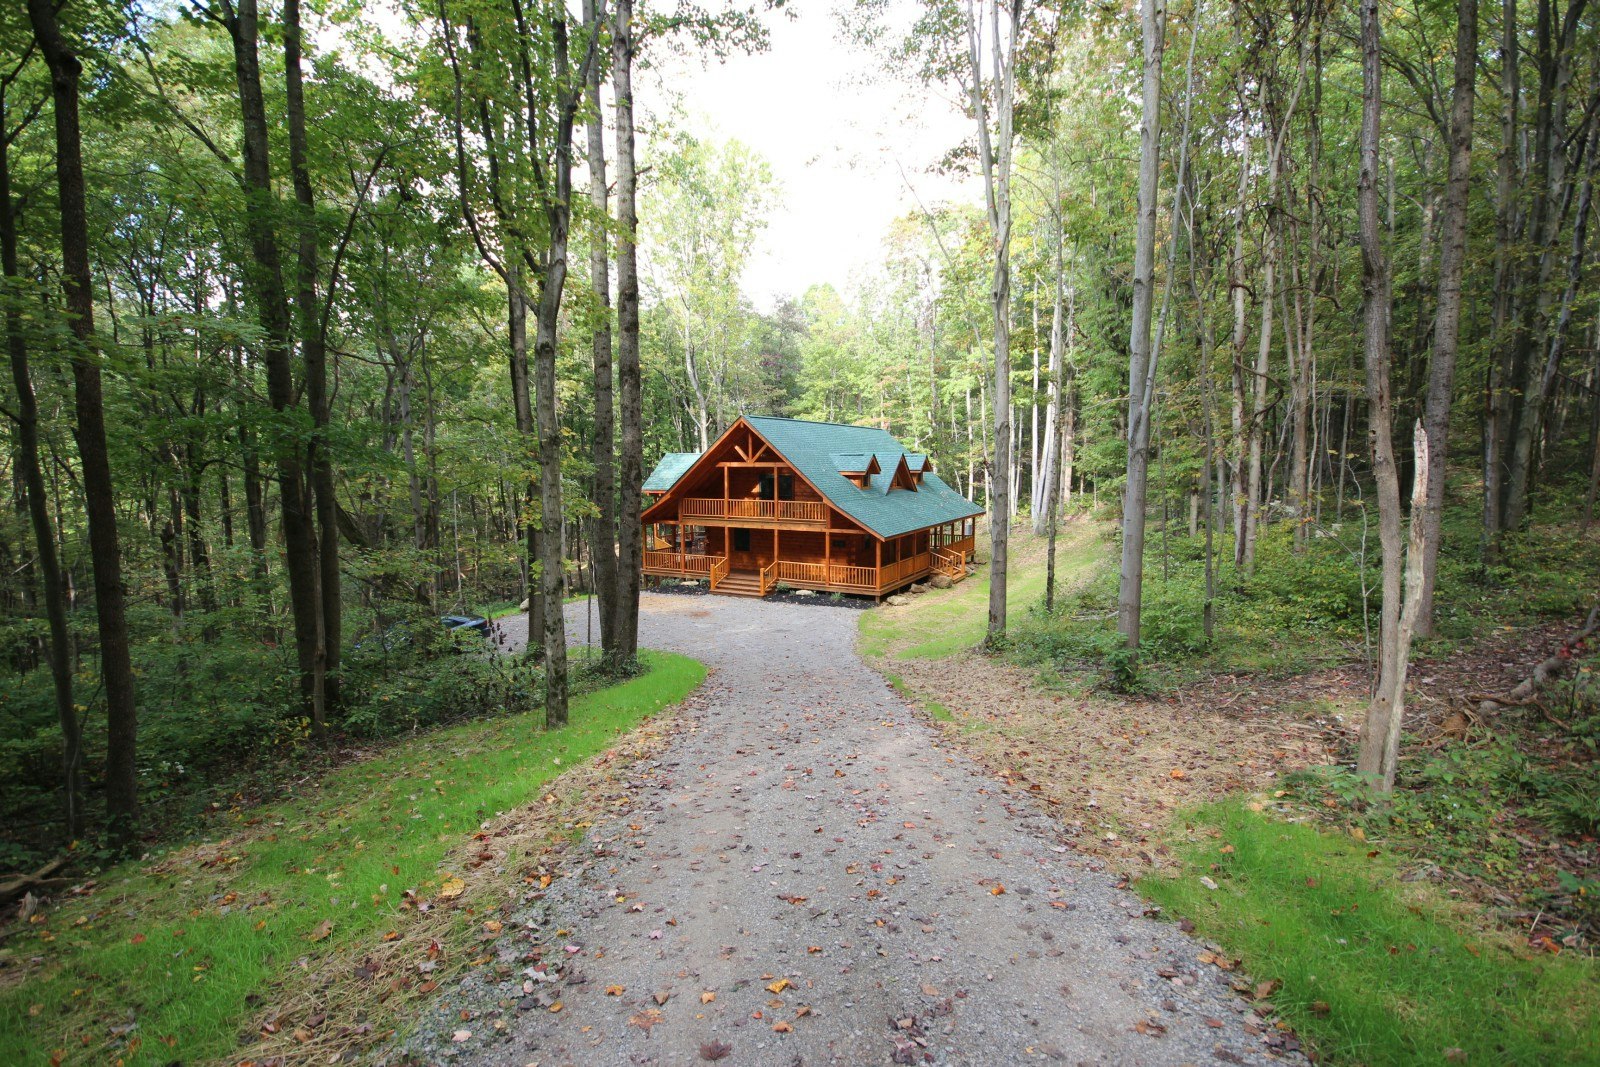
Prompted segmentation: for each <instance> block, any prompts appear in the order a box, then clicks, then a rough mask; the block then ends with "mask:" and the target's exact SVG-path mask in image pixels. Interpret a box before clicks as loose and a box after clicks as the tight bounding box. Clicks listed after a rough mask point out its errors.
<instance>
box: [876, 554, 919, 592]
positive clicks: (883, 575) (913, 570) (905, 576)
mask: <svg viewBox="0 0 1600 1067" xmlns="http://www.w3.org/2000/svg"><path fill="white" fill-rule="evenodd" d="M930 558H931V557H930V556H929V554H928V553H926V552H918V553H916V554H915V555H912V556H907V557H906V558H905V559H902V560H897V561H896V562H894V563H885V564H884V565H883V566H882V567H881V568H880V569H879V571H878V586H879V588H881V589H889V588H892V587H894V586H896V585H902V584H904V583H905V582H907V581H910V580H911V579H912V578H914V577H916V576H917V575H919V574H922V573H923V572H925V571H926V570H927V569H928V567H929V565H930Z"/></svg>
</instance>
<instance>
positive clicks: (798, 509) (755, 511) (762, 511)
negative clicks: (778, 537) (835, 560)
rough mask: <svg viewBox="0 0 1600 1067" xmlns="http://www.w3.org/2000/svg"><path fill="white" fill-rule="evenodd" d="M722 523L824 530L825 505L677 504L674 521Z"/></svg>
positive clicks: (693, 500) (714, 500) (694, 500)
mask: <svg viewBox="0 0 1600 1067" xmlns="http://www.w3.org/2000/svg"><path fill="white" fill-rule="evenodd" d="M692 519H724V520H732V521H737V522H745V523H752V524H771V525H778V524H780V523H781V524H784V525H788V526H826V525H827V524H828V505H827V504H825V503H823V502H822V501H820V500H751V499H747V498H738V499H724V498H721V497H696V496H690V497H684V498H683V499H682V500H680V501H679V502H678V520H679V521H680V522H688V521H690V520H692Z"/></svg>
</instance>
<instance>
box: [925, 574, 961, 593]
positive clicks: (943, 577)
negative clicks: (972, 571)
mask: <svg viewBox="0 0 1600 1067" xmlns="http://www.w3.org/2000/svg"><path fill="white" fill-rule="evenodd" d="M928 584H929V585H931V586H933V587H934V588H935V589H949V588H950V587H951V586H952V585H955V584H956V583H954V582H952V581H951V580H950V576H949V575H948V574H935V575H934V576H933V577H931V578H929V579H928Z"/></svg>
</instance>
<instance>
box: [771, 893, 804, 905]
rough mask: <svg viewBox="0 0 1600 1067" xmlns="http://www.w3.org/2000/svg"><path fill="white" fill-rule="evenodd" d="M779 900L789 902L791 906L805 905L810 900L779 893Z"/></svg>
mask: <svg viewBox="0 0 1600 1067" xmlns="http://www.w3.org/2000/svg"><path fill="white" fill-rule="evenodd" d="M778 899H779V900H787V901H788V902H789V903H790V904H804V903H805V902H806V900H807V899H808V898H806V897H797V896H791V895H789V894H787V893H779V894H778Z"/></svg>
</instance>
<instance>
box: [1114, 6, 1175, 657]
mask: <svg viewBox="0 0 1600 1067" xmlns="http://www.w3.org/2000/svg"><path fill="white" fill-rule="evenodd" d="M1140 14H1141V18H1140V23H1141V26H1142V28H1143V31H1144V34H1143V35H1144V101H1143V114H1142V118H1141V120H1140V123H1139V214H1138V218H1137V219H1136V221H1135V229H1134V244H1133V335H1132V337H1131V339H1130V340H1129V344H1128V469H1127V483H1126V485H1125V487H1124V489H1123V495H1122V573H1121V586H1120V589H1119V591H1118V594H1117V631H1118V632H1119V633H1121V634H1122V639H1123V641H1124V642H1126V644H1127V646H1128V647H1129V648H1135V649H1136V648H1138V647H1139V609H1140V607H1141V604H1142V600H1143V597H1142V593H1143V588H1144V528H1145V521H1144V513H1145V491H1146V480H1147V478H1148V477H1149V473H1150V422H1151V419H1152V416H1153V415H1154V408H1155V381H1156V369H1157V368H1156V363H1157V359H1158V358H1159V352H1157V351H1152V347H1151V342H1150V327H1151V311H1152V309H1153V308H1154V307H1155V272H1156V200H1157V196H1158V192H1159V190H1158V188H1157V183H1158V181H1159V179H1160V174H1161V55H1162V51H1163V49H1164V48H1165V45H1166V22H1167V9H1166V3H1165V0H1143V2H1142V3H1141V5H1140ZM1178 180H1179V183H1180V184H1181V183H1182V181H1183V175H1182V174H1181V168H1180V174H1179V178H1178ZM1168 292H1169V293H1170V292H1171V287H1170V284H1169V287H1168Z"/></svg>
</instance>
